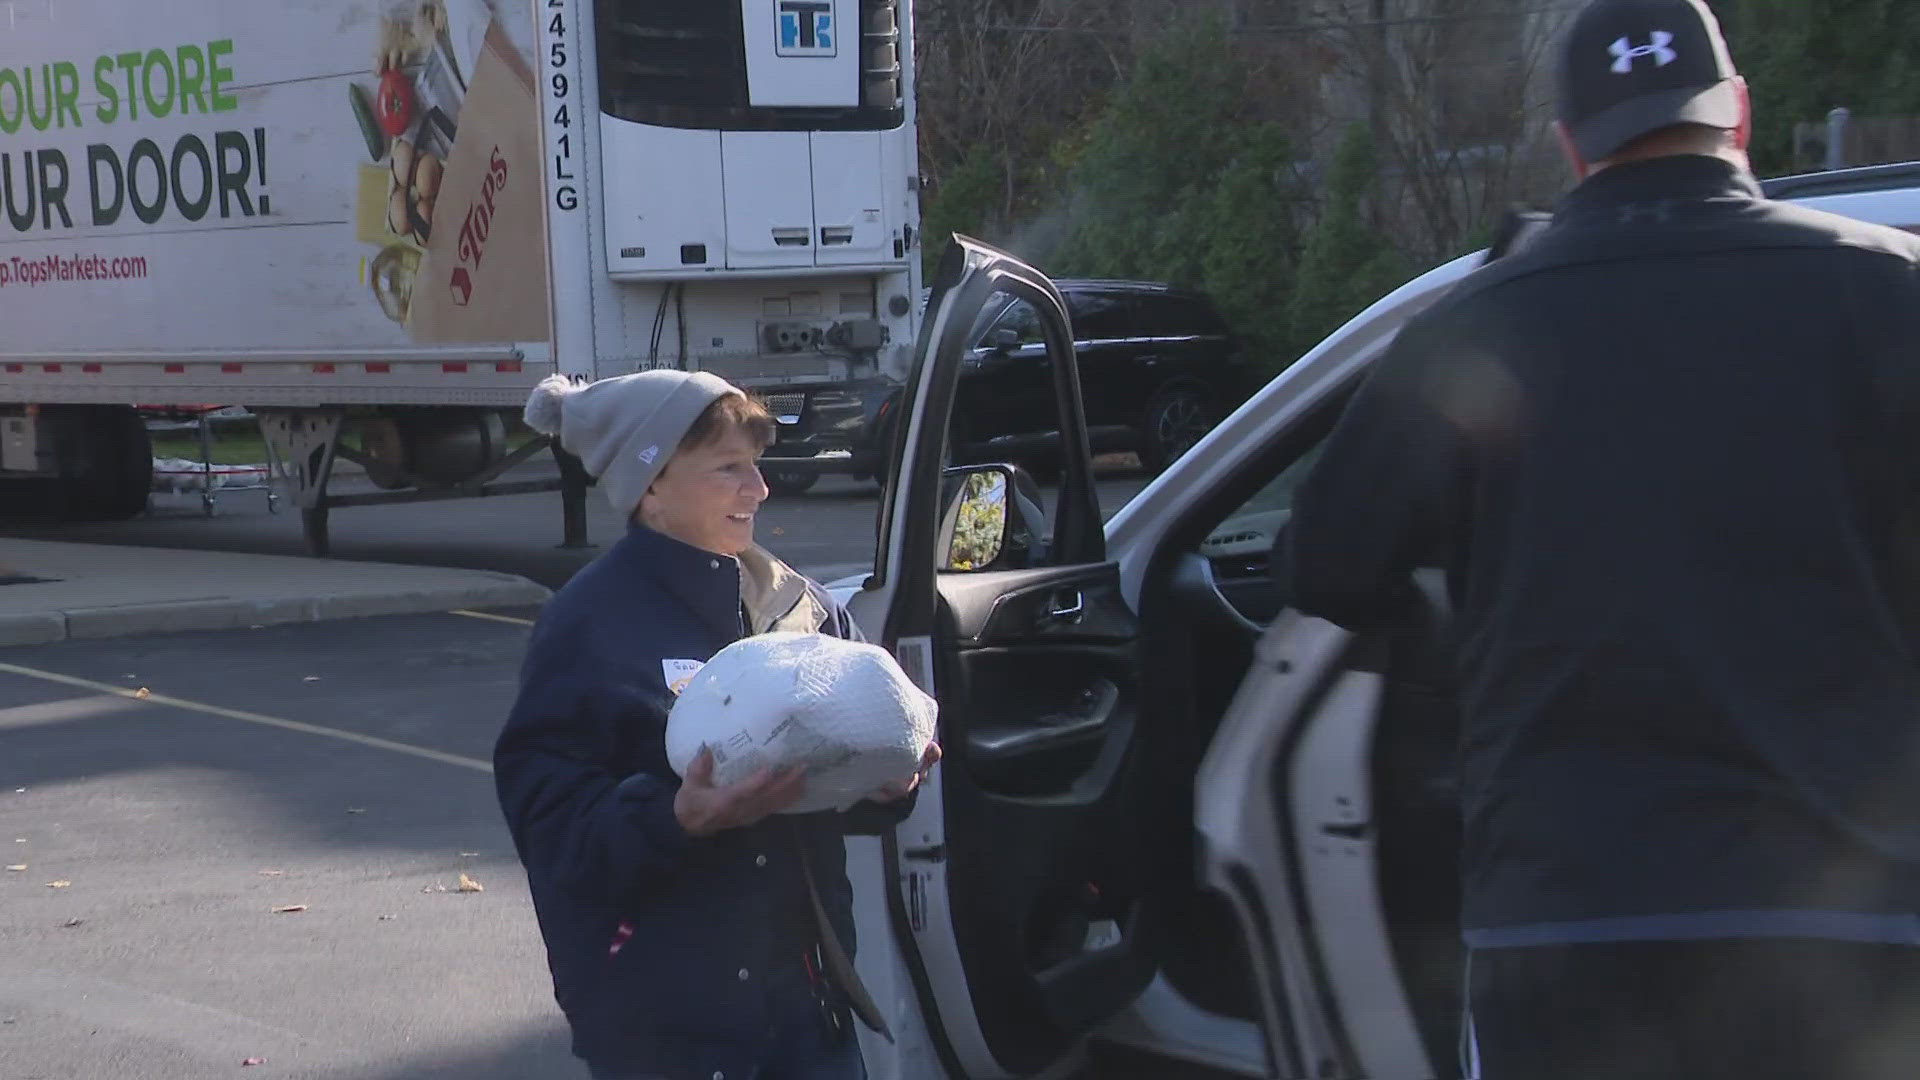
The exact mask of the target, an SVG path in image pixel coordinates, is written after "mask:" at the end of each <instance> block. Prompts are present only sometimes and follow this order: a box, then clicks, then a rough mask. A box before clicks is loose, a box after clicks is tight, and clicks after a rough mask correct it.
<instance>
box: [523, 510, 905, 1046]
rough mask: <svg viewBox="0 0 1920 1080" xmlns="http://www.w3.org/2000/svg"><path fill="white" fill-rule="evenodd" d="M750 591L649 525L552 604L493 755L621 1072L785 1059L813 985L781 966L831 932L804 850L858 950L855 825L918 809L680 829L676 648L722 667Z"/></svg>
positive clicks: (727, 567) (840, 928) (738, 633)
mask: <svg viewBox="0 0 1920 1080" xmlns="http://www.w3.org/2000/svg"><path fill="white" fill-rule="evenodd" d="M741 591H742V590H741V585H740V570H739V566H738V564H737V563H736V562H735V561H734V560H733V559H728V558H723V557H719V556H715V555H711V554H708V553H707V552H703V551H699V550H697V549H695V548H692V547H690V546H688V545H686V544H682V543H680V542H679V541H677V540H673V539H670V538H668V537H666V536H663V535H661V534H659V533H655V532H652V531H650V530H647V529H644V528H639V527H635V528H633V529H631V530H630V531H629V532H628V534H627V536H626V537H625V538H624V539H622V540H621V541H620V542H619V543H617V544H615V545H614V546H613V547H612V548H610V549H609V550H608V551H607V552H606V554H604V555H602V556H601V557H600V558H599V559H597V560H595V561H594V562H593V563H592V564H591V565H589V566H587V567H586V568H585V569H583V570H581V571H580V572H579V573H578V574H576V575H575V576H574V577H573V579H572V580H571V581H570V582H568V583H567V585H566V587H565V588H563V589H561V590H560V592H559V593H558V594H557V595H555V596H554V598H553V599H552V600H551V601H549V602H548V604H547V606H546V610H545V611H543V612H542V613H541V616H540V620H539V624H538V625H537V626H536V627H535V628H534V631H533V637H532V640H531V642H530V644H529V646H528V651H527V658H526V663H525V666H524V670H523V672H522V676H521V688H520V696H519V699H518V700H517V701H516V702H515V703H514V706H513V712H512V714H511V716H510V717H509V719H508V721H507V725H506V729H505V730H504V731H503V732H502V733H501V735H500V738H499V742H498V744H497V745H496V747H495V749H494V770H495V776H496V783H497V786H498V789H499V795H500V804H501V807H502V808H503V810H504V811H505V813H506V818H507V823H508V826H509V828H510V829H511V831H512V833H513V839H514V844H515V845H516V847H517V848H518V850H519V853H520V858H521V861H522V862H523V863H524V864H525V865H526V869H527V882H528V885H529V886H530V887H531V889H532V891H533V901H534V909H535V912H536V913H537V915H538V916H539V920H540V930H541V934H542V935H543V936H544V937H545V939H546V944H547V958H548V965H549V967H550V968H551V970H552V973H553V984H554V997H555V998H556V999H557V1000H558V1002H559V1004H560V1007H561V1009H562V1010H563V1011H564V1012H565V1013H566V1015H567V1020H568V1022H569V1023H570V1024H571V1026H572V1029H573V1039H574V1043H573V1045H574V1052H575V1053H576V1054H578V1055H579V1056H580V1057H582V1058H585V1059H586V1060H588V1061H590V1062H592V1063H594V1064H595V1065H596V1066H600V1067H602V1068H612V1069H620V1070H631V1071H634V1072H636V1073H642V1074H646V1075H659V1076H663V1077H667V1078H669V1080H681V1078H683V1077H685V1078H695V1077H697V1078H699V1080H707V1078H709V1077H712V1076H714V1075H716V1074H724V1075H726V1076H730V1077H746V1076H750V1075H752V1074H753V1072H754V1069H755V1067H756V1065H757V1063H761V1062H765V1061H767V1060H769V1059H770V1058H771V1057H773V1056H775V1055H777V1052H778V1048H776V1047H773V1046H771V1045H769V1040H770V1032H771V1028H772V1023H771V1017H772V1016H773V1009H772V1007H771V1002H770V1000H769V996H768V995H769V994H770V993H771V992H773V991H772V990H770V987H774V986H780V987H791V986H792V985H793V984H794V982H795V980H792V979H772V978H770V976H771V975H772V973H773V972H774V971H775V970H776V969H786V970H790V969H791V967H792V966H793V965H797V964H798V963H799V962H800V958H801V954H802V952H803V951H804V950H805V949H807V948H808V947H810V946H811V945H812V944H813V939H814V925H815V924H814V920H813V917H812V914H811V912H812V908H811V904H810V901H809V900H808V897H807V889H806V885H805V881H804V878H803V877H802V874H801V869H800V863H799V859H798V852H799V851H800V850H801V845H803V844H804V845H805V849H806V850H807V852H808V856H809V859H810V862H811V864H812V867H813V871H814V875H815V879H816V881H817V882H818V884H819V888H820V892H821V894H822V895H821V899H822V901H823V903H824V906H825V908H826V910H827V912H828V914H829V917H830V918H831V919H832V920H833V922H834V925H835V928H836V930H837V932H838V934H839V936H840V939H841V941H842V942H843V943H844V944H845V945H846V947H847V949H848V950H849V952H851V950H852V949H853V947H854V927H853V917H852V892H851V890H850V888H849V887H848V884H847V876H846V857H845V852H844V848H843V845H842V838H843V836H844V835H845V834H846V833H847V832H850V831H854V832H858V831H866V832H878V831H881V830H883V829H886V828H889V827H891V826H892V825H893V824H894V823H896V822H897V821H898V820H899V819H900V818H902V817H904V816H905V815H906V813H907V812H908V811H909V810H910V809H911V806H912V800H911V799H906V800H901V802H899V803H898V804H894V805H890V806H885V807H880V806H874V805H873V804H868V803H863V804H861V805H860V806H858V807H856V808H855V809H854V810H851V811H849V812H848V813H846V814H833V813H823V814H808V815H776V816H775V817H772V818H769V819H767V820H766V821H764V822H762V823H761V824H759V825H756V826H753V827H751V828H746V829H734V830H729V831H726V832H722V833H719V834H716V835H714V836H711V837H707V838H704V839H693V838H690V837H688V836H687V834H686V833H685V832H684V831H683V830H682V829H681V828H680V825H679V822H678V821H677V819H676V818H675V817H674V813H673V799H674V792H675V791H676V790H677V789H678V787H679V779H678V777H676V776H675V774H674V772H673V770H672V768H671V767H669V766H668V764H667V761H666V747H665V742H664V739H665V733H666V718H667V713H668V712H669V710H670V709H671V707H672V701H673V695H672V692H671V691H670V690H669V689H668V683H667V678H666V666H665V664H664V662H666V661H672V660H692V661H698V662H702V663H704V662H705V661H706V660H708V659H709V658H711V657H712V656H713V654H714V653H716V652H718V651H720V650H721V649H722V648H724V647H726V646H727V645H730V644H732V643H733V642H734V641H736V640H738V639H740V638H741V637H743V636H745V635H746V632H747V628H746V627H745V626H744V625H743V622H742V608H741ZM806 597H807V599H810V600H811V601H812V602H813V603H814V604H815V606H816V607H817V609H818V610H819V611H820V612H821V613H822V614H824V615H825V616H826V622H825V624H824V625H821V626H820V627H819V630H820V632H822V633H830V634H834V635H836V636H841V637H857V631H856V630H855V629H854V626H853V623H852V620H851V619H850V618H849V617H848V616H847V614H846V612H845V611H844V610H843V609H840V608H839V607H838V606H837V605H834V604H833V602H832V600H831V599H829V598H827V597H826V596H825V594H824V592H822V591H821V590H820V589H819V587H818V586H809V587H808V589H807V590H806ZM622 924H625V925H626V927H627V928H628V929H630V931H631V936H630V937H629V936H628V935H627V933H626V932H624V931H623V930H622ZM802 985H804V983H802Z"/></svg>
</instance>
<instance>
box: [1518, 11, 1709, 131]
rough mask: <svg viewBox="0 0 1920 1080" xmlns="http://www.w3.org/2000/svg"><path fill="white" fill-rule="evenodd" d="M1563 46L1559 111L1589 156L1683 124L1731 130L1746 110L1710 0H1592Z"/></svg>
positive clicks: (1576, 20)
mask: <svg viewBox="0 0 1920 1080" xmlns="http://www.w3.org/2000/svg"><path fill="white" fill-rule="evenodd" d="M1656 27H1658V29H1655V28H1656ZM1558 52H1559V59H1558V61H1557V63H1558V67H1559V71H1558V74H1557V79H1556V81H1557V83H1558V87H1557V91H1558V92H1557V94H1556V97H1557V99H1558V101H1557V103H1556V109H1555V115H1556V118H1557V119H1558V120H1560V122H1561V123H1562V124H1564V125H1565V127H1566V133H1567V135H1568V136H1569V141H1570V142H1571V143H1572V144H1573V148H1574V149H1575V150H1576V151H1577V152H1578V153H1579V155H1580V157H1581V159H1582V160H1583V161H1587V162H1595V161H1603V160H1605V159H1607V158H1608V157H1610V156H1612V155H1613V154H1614V153H1616V152H1617V151H1619V150H1620V149H1621V148H1622V147H1624V146H1626V145H1627V144H1628V143H1631V142H1633V141H1634V140H1635V139H1638V138H1640V137H1641V136H1643V135H1647V134H1650V133H1652V132H1655V131H1658V130H1660V129H1662V128H1667V127H1672V126H1674V125H1676V124H1698V125H1701V126H1704V127H1711V128H1719V129H1721V130H1722V131H1732V130H1734V129H1735V128H1737V127H1739V126H1740V123H1741V120H1742V118H1743V117H1744V116H1745V115H1746V106H1745V98H1744V97H1743V96H1742V93H1741V89H1740V86H1739V84H1738V83H1737V82H1736V81H1735V79H1734V75H1735V71H1734V67H1733V57H1732V55H1731V54H1729V53H1728V52H1727V42H1726V38H1725V37H1724V36H1723V35H1722V34H1721V33H1720V21H1719V20H1718V19H1715V18H1714V17H1713V11H1712V10H1711V9H1710V8H1708V7H1707V5H1706V3H1704V2H1703V0H1588V2H1587V3H1586V4H1585V6H1583V7H1582V8H1581V9H1580V13H1579V14H1578V15H1576V16H1574V19H1573V21H1572V23H1570V24H1569V25H1568V27H1567V29H1566V32H1565V36H1564V37H1563V38H1562V40H1561V43H1560V47H1559V50H1558Z"/></svg>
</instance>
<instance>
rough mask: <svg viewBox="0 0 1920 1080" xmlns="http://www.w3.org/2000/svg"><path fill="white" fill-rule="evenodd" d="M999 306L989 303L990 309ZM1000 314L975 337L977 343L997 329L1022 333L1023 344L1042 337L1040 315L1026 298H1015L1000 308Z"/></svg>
mask: <svg viewBox="0 0 1920 1080" xmlns="http://www.w3.org/2000/svg"><path fill="white" fill-rule="evenodd" d="M996 308H999V305H998V304H990V305H988V309H987V310H989V311H992V310H995V309H996ZM999 310H1000V315H999V317H998V318H995V319H994V320H993V321H992V322H991V323H989V324H988V325H987V327H986V328H985V329H983V330H982V331H981V332H980V333H979V335H977V336H976V337H975V338H974V341H975V342H976V343H978V342H981V341H984V340H985V339H986V337H987V335H988V334H991V333H992V332H994V331H996V330H1012V331H1014V332H1015V333H1017V334H1019V335H1020V342H1021V344H1029V343H1032V342H1035V341H1039V340H1040V339H1041V334H1040V316H1039V314H1038V313H1037V312H1035V311H1034V310H1033V305H1032V304H1029V303H1027V302H1026V301H1025V300H1015V301H1014V302H1013V303H1011V304H1008V305H1007V306H1006V307H1005V308H999Z"/></svg>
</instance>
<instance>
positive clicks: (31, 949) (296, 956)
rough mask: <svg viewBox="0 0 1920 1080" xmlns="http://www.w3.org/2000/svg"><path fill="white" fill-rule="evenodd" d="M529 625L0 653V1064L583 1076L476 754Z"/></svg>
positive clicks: (68, 1073) (72, 1071) (145, 641)
mask: <svg viewBox="0 0 1920 1080" xmlns="http://www.w3.org/2000/svg"><path fill="white" fill-rule="evenodd" d="M503 614H506V615H507V616H508V617H509V618H513V617H515V616H524V615H527V614H530V613H529V612H511V613H503ZM525 635H526V627H525V626H524V625H521V624H519V623H517V622H513V621H503V620H500V619H481V618H473V617H467V616H461V615H453V614H443V615H428V616H406V617H395V618H383V619H368V620H354V621H345V622H332V623H317V624H301V625H293V626H285V627H275V628H268V629H262V630H241V631H229V632H219V633H202V634H180V635H171V636H166V637H155V638H137V639H122V640H115V641H98V642H67V643H62V644H58V645H50V646H39V647H33V648H15V649H7V650H0V863H4V864H5V865H6V866H7V867H8V869H6V870H5V871H4V872H0V1062H4V1067H3V1068H0V1073H4V1075H5V1076H6V1077H8V1078H9V1080H42V1078H47V1080H51V1078H56V1077H58V1078H69V1077H140V1078H143V1080H176V1078H177V1080H188V1078H192V1080H201V1078H204V1077H209V1076H221V1075H235V1076H244V1077H247V1078H248V1080H252V1078H256V1077H258V1078H262V1080H264V1078H267V1077H313V1078H326V1080H349V1078H351V1080H403V1078H405V1080H413V1078H429V1077H447V1078H453V1077H460V1078H463V1080H487V1078H507V1077H516V1078H520V1077H532V1076H539V1077H548V1076H562V1077H564V1076H572V1075H580V1074H579V1073H577V1072H576V1071H575V1070H574V1066H573V1065H572V1064H571V1058H570V1056H569V1054H568V1052H567V1046H566V1033H565V1027H564V1025H563V1023H562V1022H561V1020H560V1019H559V1016H558V1014H557V1012H556V1011H555V1009H554V1006H553V1004H552V999H551V995H550V992H549V988H548V984H547V982H546V972H545V966H544V957H543V955H542V952H541V947H540V941H539V935H538V932H537V929H536V927H535V925H534V920H533V912H532V908H531V905H530V903H529V901H528V899H527V894H526V886H525V879H524V877H523V876H522V874H521V871H520V867H519V864H518V862H517V860H516V859H515V857H514V854H513V850H512V846H511V842H510V841H509V839H508V836H507V833H506V830H505V827H504V826H503V824H502V822H501V820H500V816H499V812H498V809H497V806H496V803H495V801H494V794H493V785H492V779H491V776H490V773H489V772H488V764H487V759H488V758H489V756H490V747H491V743H492V739H493V736H494V733H495V732H496V731H497V729H498V727H499V724H500V723H501V721H502V719H503V716H504V711H505V709H506V707H507V705H508V703H509V702H510V701H511V697H512V692H513V687H514V683H515V677H516V673H517V667H518V663H519V658H520V654H521V651H522V648H523V645H524V640H525ZM142 689H144V690H146V691H147V694H146V695H145V696H141V695H140V691H141V690H142ZM15 867H20V868H21V869H15ZM462 875H465V876H466V879H467V880H468V881H469V882H471V883H472V884H474V885H477V886H479V888H480V890H481V891H464V892H463V891H461V889H462ZM289 908H291V909H296V910H284V909H289ZM276 909H282V910H278V911H277V910H276ZM250 1060H252V1061H257V1062H258V1064H255V1065H247V1064H245V1063H246V1062H248V1061H250Z"/></svg>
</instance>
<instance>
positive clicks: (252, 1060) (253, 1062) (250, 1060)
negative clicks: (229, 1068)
mask: <svg viewBox="0 0 1920 1080" xmlns="http://www.w3.org/2000/svg"><path fill="white" fill-rule="evenodd" d="M266 1063H267V1059H266V1058H248V1059H247V1060H245V1061H243V1062H241V1063H240V1065H241V1067H242V1068H244V1067H246V1066H248V1065H265V1064H266Z"/></svg>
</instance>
